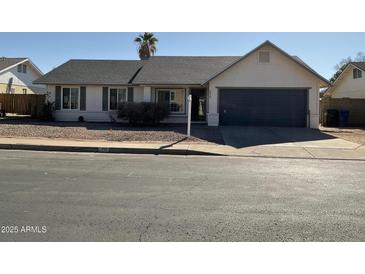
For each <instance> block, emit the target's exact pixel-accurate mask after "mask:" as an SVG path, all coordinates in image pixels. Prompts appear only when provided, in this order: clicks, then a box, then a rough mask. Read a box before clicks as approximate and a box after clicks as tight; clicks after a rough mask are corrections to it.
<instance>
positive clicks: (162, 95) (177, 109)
mask: <svg viewBox="0 0 365 274" xmlns="http://www.w3.org/2000/svg"><path fill="white" fill-rule="evenodd" d="M157 101H158V102H159V103H166V104H169V106H170V112H171V113H184V112H185V89H163V90H158V98H157Z"/></svg>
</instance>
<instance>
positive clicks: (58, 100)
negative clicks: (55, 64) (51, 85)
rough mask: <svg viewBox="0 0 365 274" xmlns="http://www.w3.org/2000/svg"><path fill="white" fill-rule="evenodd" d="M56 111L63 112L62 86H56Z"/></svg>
mask: <svg viewBox="0 0 365 274" xmlns="http://www.w3.org/2000/svg"><path fill="white" fill-rule="evenodd" d="M55 109H56V110H61V86H56V93H55Z"/></svg>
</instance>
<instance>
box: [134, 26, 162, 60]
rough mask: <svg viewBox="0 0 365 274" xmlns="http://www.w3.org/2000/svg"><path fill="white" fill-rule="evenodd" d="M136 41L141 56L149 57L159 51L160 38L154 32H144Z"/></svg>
mask: <svg viewBox="0 0 365 274" xmlns="http://www.w3.org/2000/svg"><path fill="white" fill-rule="evenodd" d="M134 42H135V43H137V44H138V55H139V58H141V59H142V60H143V59H148V58H150V57H151V56H152V55H154V54H155V52H156V51H157V48H156V45H157V42H158V39H157V38H156V37H155V36H154V34H153V33H152V32H145V33H144V34H140V35H138V36H137V37H136V38H135V39H134Z"/></svg>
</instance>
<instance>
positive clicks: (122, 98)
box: [109, 88, 127, 110]
mask: <svg viewBox="0 0 365 274" xmlns="http://www.w3.org/2000/svg"><path fill="white" fill-rule="evenodd" d="M126 101H127V89H126V88H111V89H110V94H109V109H110V110H117V109H118V105H119V104H120V103H122V102H126Z"/></svg>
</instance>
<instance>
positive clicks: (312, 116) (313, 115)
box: [308, 85, 319, 128]
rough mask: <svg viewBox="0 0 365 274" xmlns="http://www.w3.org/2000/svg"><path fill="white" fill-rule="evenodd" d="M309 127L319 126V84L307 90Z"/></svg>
mask: <svg viewBox="0 0 365 274" xmlns="http://www.w3.org/2000/svg"><path fill="white" fill-rule="evenodd" d="M308 107H309V115H308V118H309V127H310V128H318V127H319V85H317V86H316V87H312V88H311V89H309V91H308Z"/></svg>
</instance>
